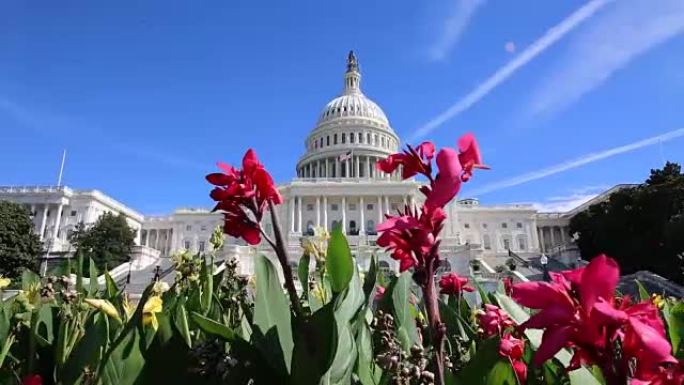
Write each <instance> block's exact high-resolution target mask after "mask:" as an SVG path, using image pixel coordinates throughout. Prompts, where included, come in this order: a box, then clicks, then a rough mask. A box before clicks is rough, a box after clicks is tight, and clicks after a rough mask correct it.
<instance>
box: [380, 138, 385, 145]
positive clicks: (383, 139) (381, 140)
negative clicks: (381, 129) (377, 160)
mask: <svg viewBox="0 0 684 385" xmlns="http://www.w3.org/2000/svg"><path fill="white" fill-rule="evenodd" d="M380 143H382V147H385V137H384V136H383V137H382V139H380Z"/></svg>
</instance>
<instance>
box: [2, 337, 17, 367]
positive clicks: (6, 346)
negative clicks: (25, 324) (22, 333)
mask: <svg viewBox="0 0 684 385" xmlns="http://www.w3.org/2000/svg"><path fill="white" fill-rule="evenodd" d="M14 340H15V337H14V334H10V335H9V337H7V338H5V339H3V340H0V341H2V342H1V343H2V348H1V349H0V369H2V364H3V363H4V362H5V357H7V353H9V350H10V348H11V347H12V345H13V344H14Z"/></svg>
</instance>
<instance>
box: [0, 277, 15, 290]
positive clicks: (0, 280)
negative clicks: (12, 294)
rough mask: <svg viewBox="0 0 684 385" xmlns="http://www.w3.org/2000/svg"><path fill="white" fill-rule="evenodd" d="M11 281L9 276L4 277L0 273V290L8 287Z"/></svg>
mask: <svg viewBox="0 0 684 385" xmlns="http://www.w3.org/2000/svg"><path fill="white" fill-rule="evenodd" d="M10 283H12V280H11V279H9V278H5V277H3V276H2V275H0V290H2V289H4V288H6V287H8V286H9V285H10Z"/></svg>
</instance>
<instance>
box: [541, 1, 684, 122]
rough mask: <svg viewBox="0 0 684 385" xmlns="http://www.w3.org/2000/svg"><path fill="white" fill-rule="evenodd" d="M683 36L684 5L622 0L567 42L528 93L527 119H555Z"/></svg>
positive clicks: (681, 3)
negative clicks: (641, 58) (644, 57)
mask: <svg viewBox="0 0 684 385" xmlns="http://www.w3.org/2000/svg"><path fill="white" fill-rule="evenodd" d="M682 32H684V1H682V0H622V1H619V2H617V3H616V4H615V6H614V7H611V9H610V12H605V13H604V14H602V15H601V16H600V17H597V18H596V19H594V20H593V21H592V23H591V24H590V25H589V26H588V27H587V28H585V29H584V30H583V31H581V32H580V33H578V34H577V35H576V36H575V37H574V38H573V39H572V40H571V42H570V46H569V48H568V50H567V52H566V53H565V54H564V55H562V56H561V58H560V59H559V61H558V64H557V65H556V67H555V69H553V70H552V71H551V73H550V74H549V76H547V77H546V78H543V79H541V81H540V85H539V86H538V89H537V90H536V91H534V92H533V93H532V100H531V103H530V106H529V113H530V115H548V114H553V113H555V112H557V111H559V110H561V109H563V108H565V107H567V106H568V105H570V104H572V103H573V102H575V101H577V100H578V99H580V98H581V97H582V96H583V95H585V94H586V93H588V92H591V91H592V90H594V89H595V88H597V87H600V86H601V85H602V84H603V83H604V82H606V81H607V80H608V79H610V77H611V76H613V75H614V74H615V73H616V72H617V71H619V70H620V69H622V68H624V67H625V66H627V65H628V64H629V63H630V62H631V61H632V60H634V59H636V58H637V57H639V56H640V55H642V54H644V53H646V52H648V51H649V50H650V49H652V48H654V47H656V46H658V45H659V44H662V43H664V42H665V41H667V40H668V39H670V38H672V37H674V36H676V35H678V34H680V33H682Z"/></svg>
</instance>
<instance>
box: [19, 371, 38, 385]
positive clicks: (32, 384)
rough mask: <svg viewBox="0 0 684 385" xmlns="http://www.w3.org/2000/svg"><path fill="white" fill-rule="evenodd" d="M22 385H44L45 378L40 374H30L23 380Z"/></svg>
mask: <svg viewBox="0 0 684 385" xmlns="http://www.w3.org/2000/svg"><path fill="white" fill-rule="evenodd" d="M21 385H43V378H42V377H41V376H40V375H38V374H29V375H27V376H24V378H23V379H22V380H21Z"/></svg>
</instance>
